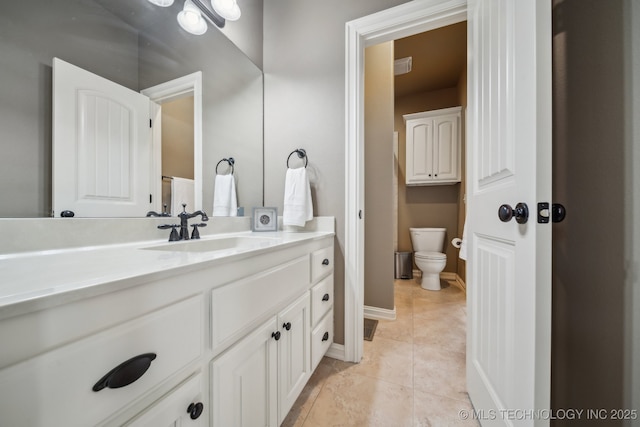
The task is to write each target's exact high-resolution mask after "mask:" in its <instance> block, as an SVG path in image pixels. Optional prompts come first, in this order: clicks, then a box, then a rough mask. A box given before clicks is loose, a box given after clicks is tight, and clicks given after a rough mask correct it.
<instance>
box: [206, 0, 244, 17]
mask: <svg viewBox="0 0 640 427" xmlns="http://www.w3.org/2000/svg"><path fill="white" fill-rule="evenodd" d="M211 7H213V10H214V11H215V12H216V13H217V14H218V15H220V16H222V17H223V18H224V19H226V20H227V21H236V20H238V18H240V15H241V12H240V7H239V6H238V2H237V1H236V0H211Z"/></svg>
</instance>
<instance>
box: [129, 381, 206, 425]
mask: <svg viewBox="0 0 640 427" xmlns="http://www.w3.org/2000/svg"><path fill="white" fill-rule="evenodd" d="M202 396H203V381H202V374H197V375H196V376H194V377H192V378H190V379H189V380H188V381H186V382H185V383H184V384H182V385H180V386H179V387H178V388H177V389H175V390H174V391H173V392H171V393H169V395H168V396H166V397H164V398H163V399H162V400H160V401H159V402H158V403H156V404H155V405H153V406H152V407H151V408H150V409H149V410H147V411H145V412H143V413H142V414H141V415H140V416H138V417H136V418H135V419H134V420H132V421H131V422H129V423H127V424H125V426H126V427H158V426H182V427H204V426H206V425H207V413H208V411H206V410H205V409H206V408H205V402H203V401H202Z"/></svg>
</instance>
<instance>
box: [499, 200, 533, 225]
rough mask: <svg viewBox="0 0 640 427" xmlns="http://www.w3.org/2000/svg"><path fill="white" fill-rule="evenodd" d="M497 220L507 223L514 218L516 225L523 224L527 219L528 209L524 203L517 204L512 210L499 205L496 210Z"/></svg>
mask: <svg viewBox="0 0 640 427" xmlns="http://www.w3.org/2000/svg"><path fill="white" fill-rule="evenodd" d="M498 218H500V221H502V222H509V221H510V220H511V218H515V219H516V222H517V223H518V224H525V223H526V222H527V221H528V219H529V207H528V206H527V204H526V203H518V204H517V205H516V208H515V209H513V208H512V207H511V206H509V205H506V204H505V205H501V206H500V207H499V208H498Z"/></svg>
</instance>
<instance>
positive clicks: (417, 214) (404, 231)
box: [395, 87, 460, 273]
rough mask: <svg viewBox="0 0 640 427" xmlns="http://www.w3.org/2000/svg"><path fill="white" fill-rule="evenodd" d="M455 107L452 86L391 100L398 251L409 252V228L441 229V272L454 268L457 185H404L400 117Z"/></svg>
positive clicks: (403, 134)
mask: <svg viewBox="0 0 640 427" xmlns="http://www.w3.org/2000/svg"><path fill="white" fill-rule="evenodd" d="M457 105H460V96H459V94H458V88H456V87H453V88H449V89H442V90H438V91H433V92H427V93H417V94H412V95H409V96H404V97H400V98H397V99H396V100H395V129H396V131H398V187H399V188H398V251H400V252H411V251H412V246H411V236H410V234H409V227H444V228H446V229H447V235H446V238H445V248H443V249H444V250H445V253H446V254H447V265H446V266H445V269H444V271H447V272H453V273H455V272H456V271H457V268H458V261H457V260H458V250H457V249H456V248H454V247H453V246H452V245H451V244H450V242H451V239H453V238H454V237H457V236H459V233H458V199H459V189H460V184H454V185H437V186H411V187H407V186H406V184H405V171H406V127H405V123H404V118H403V117H402V116H403V115H404V114H409V113H418V112H421V111H430V110H438V109H441V108H448V107H455V106H457Z"/></svg>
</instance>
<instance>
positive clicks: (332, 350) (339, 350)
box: [325, 343, 345, 362]
mask: <svg viewBox="0 0 640 427" xmlns="http://www.w3.org/2000/svg"><path fill="white" fill-rule="evenodd" d="M325 356H327V357H330V358H332V359H338V360H342V361H343V362H344V360H345V353H344V344H336V343H333V344H331V346H330V347H329V350H327V353H326V354H325Z"/></svg>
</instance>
